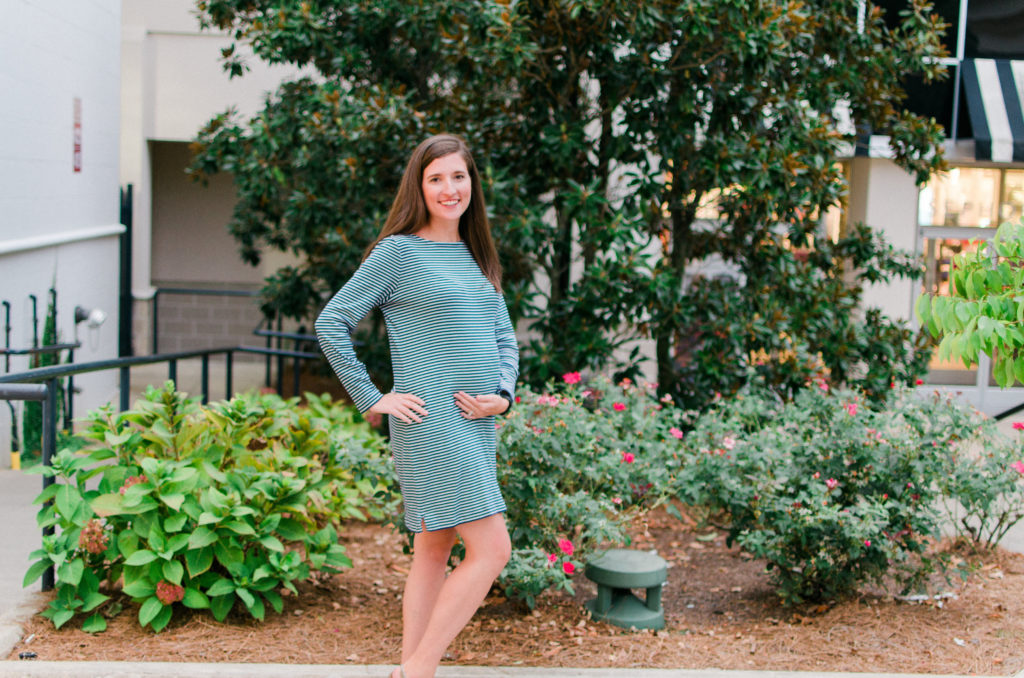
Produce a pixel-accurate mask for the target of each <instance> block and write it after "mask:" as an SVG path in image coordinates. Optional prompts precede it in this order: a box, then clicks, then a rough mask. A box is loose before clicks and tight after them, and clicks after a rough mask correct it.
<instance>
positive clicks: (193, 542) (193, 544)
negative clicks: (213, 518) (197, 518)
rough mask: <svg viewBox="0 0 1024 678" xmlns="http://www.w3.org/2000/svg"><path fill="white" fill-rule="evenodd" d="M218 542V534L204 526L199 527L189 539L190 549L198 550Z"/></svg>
mask: <svg viewBox="0 0 1024 678" xmlns="http://www.w3.org/2000/svg"><path fill="white" fill-rule="evenodd" d="M215 541H217V533H216V532H214V531H213V530H211V529H210V528H208V527H206V526H205V525H204V526H200V527H197V528H196V529H195V531H194V532H193V533H192V535H191V536H190V537H189V539H188V545H189V548H193V549H198V548H202V547H203V546H209V545H210V544H212V543H214V542H215Z"/></svg>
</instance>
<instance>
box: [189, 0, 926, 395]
mask: <svg viewBox="0 0 1024 678" xmlns="http://www.w3.org/2000/svg"><path fill="white" fill-rule="evenodd" d="M196 6H197V11H198V16H199V20H200V22H201V23H202V25H203V26H204V27H208V28H215V29H218V30H224V31H227V32H228V33H229V34H230V35H231V36H233V38H234V40H235V45H238V44H244V45H247V46H248V47H250V48H251V50H252V52H253V53H254V54H255V58H258V59H262V60H264V61H267V62H270V63H289V64H293V65H296V66H301V67H304V68H306V69H311V70H312V71H313V72H314V73H315V75H313V76H311V77H308V78H302V79H298V80H295V81H292V82H287V83H284V84H283V85H282V86H281V87H280V88H279V89H278V90H277V91H276V92H274V93H273V94H272V95H271V96H270V97H269V98H268V99H267V102H266V105H265V107H264V109H263V110H262V111H261V112H260V113H258V114H257V115H255V116H253V117H252V118H250V119H242V118H240V117H239V116H238V115H236V114H234V113H231V112H227V113H225V114H223V115H220V116H218V117H216V118H215V119H213V120H212V121H210V123H209V124H208V125H207V126H206V127H204V129H203V130H202V131H201V132H200V133H199V135H198V138H197V140H196V143H195V145H194V152H195V157H194V161H193V163H192V166H191V168H190V172H191V173H192V174H193V175H194V176H195V177H196V178H198V179H200V180H202V179H205V178H206V177H207V176H208V175H210V174H213V173H216V172H221V171H225V172H231V173H232V174H233V176H234V178H235V182H236V185H237V188H238V196H239V199H238V203H237V205H236V208H235V211H234V215H233V217H232V220H231V223H230V226H229V227H230V229H231V232H232V233H233V234H234V236H235V237H236V238H237V239H238V241H239V243H240V246H241V252H242V256H243V257H244V258H245V259H246V260H247V261H249V262H251V263H255V262H257V261H258V260H259V257H260V256H261V252H263V251H265V250H266V249H267V248H277V249H281V250H286V251H291V252H295V253H298V254H300V255H302V256H301V263H300V264H297V265H294V266H289V267H285V268H282V269H281V270H279V271H277V272H276V273H275V274H274V275H272V276H271V277H270V278H268V279H267V281H266V285H265V288H264V290H263V308H264V311H265V312H266V313H268V314H279V315H285V316H290V317H293V318H306V317H309V316H310V315H312V314H313V313H315V312H316V310H317V309H318V308H319V306H320V305H321V304H322V303H323V302H324V300H325V298H326V296H327V295H328V294H329V293H330V292H332V291H333V290H335V289H336V288H337V287H339V286H340V285H341V284H342V283H343V282H344V281H345V280H346V279H347V278H348V277H349V276H350V275H351V273H352V272H353V270H354V269H355V267H356V266H357V265H358V262H359V258H360V256H361V253H362V251H363V248H364V247H365V246H366V244H367V243H368V242H370V240H371V238H372V236H373V235H374V234H375V233H376V232H377V230H378V229H379V226H380V224H381V222H382V219H383V216H384V215H385V213H386V210H387V208H388V205H389V201H390V199H391V196H392V195H393V194H394V191H395V189H396V187H397V183H398V179H399V177H400V174H401V171H402V169H403V163H404V161H405V159H406V157H407V156H408V154H409V152H410V151H411V149H412V148H413V147H414V146H415V144H416V143H418V142H419V141H420V140H421V139H423V138H424V137H425V136H427V135H429V134H431V133H435V132H440V131H455V132H458V133H460V134H462V135H463V136H465V137H466V138H467V139H468V141H469V143H470V144H471V146H472V147H473V148H474V150H475V153H476V156H477V161H478V164H480V165H481V167H482V170H483V175H484V181H485V183H486V186H485V187H484V188H485V191H486V194H487V197H488V201H489V202H488V204H489V208H490V210H491V218H492V223H493V226H494V230H495V236H496V239H497V242H498V244H499V254H500V256H501V258H502V262H503V265H504V267H505V294H506V298H507V299H508V301H509V304H510V308H511V310H512V313H513V316H514V318H515V319H517V320H525V321H526V322H527V323H528V325H529V327H530V328H531V330H532V331H531V332H530V334H529V337H530V338H529V339H528V340H525V341H524V346H523V348H524V351H523V374H524V377H525V378H526V379H527V380H528V381H531V382H534V383H539V382H543V381H544V380H546V379H548V378H550V377H552V376H555V375H560V374H562V373H564V372H568V371H572V370H577V369H584V368H591V369H598V368H606V367H609V366H611V365H613V364H614V358H613V354H614V353H615V352H616V350H617V349H619V348H621V347H622V346H623V345H624V344H625V343H626V342H628V341H631V340H635V339H640V338H650V339H653V340H654V342H655V344H656V347H657V350H656V356H655V359H656V361H657V374H658V382H659V384H660V388H661V390H662V391H663V392H667V393H670V394H672V395H673V396H674V397H676V398H677V399H678V400H679V401H680V402H682V403H685V404H690V405H701V404H703V403H704V402H706V400H707V399H708V398H710V397H712V395H713V394H714V392H715V391H729V390H732V389H735V388H736V387H738V386H739V385H740V384H742V383H743V382H744V380H746V379H747V378H749V375H750V373H751V370H757V371H760V372H761V373H763V375H764V377H765V378H766V380H767V381H768V382H769V383H773V384H776V385H778V386H780V387H783V388H787V387H796V386H798V385H800V384H802V383H804V381H805V380H806V376H807V375H808V374H809V373H812V372H822V371H830V372H831V374H832V376H833V378H835V379H836V380H840V381H852V382H857V383H858V384H859V385H861V386H864V387H866V388H868V389H869V390H870V389H874V390H884V388H885V387H887V386H888V384H889V383H890V382H891V381H892V380H894V379H912V378H913V377H914V376H916V374H917V372H918V371H919V370H920V369H921V368H922V364H923V363H922V360H921V359H920V355H919V354H918V353H917V352H915V350H914V348H913V346H912V339H913V337H912V335H911V334H910V332H909V330H908V329H907V328H906V327H905V326H903V325H902V324H900V323H897V322H894V321H891V320H889V319H887V318H884V317H882V316H881V315H880V314H878V313H876V312H872V311H869V312H867V313H866V314H865V313H861V312H859V311H858V309H857V306H858V303H859V300H860V289H861V286H862V284H863V283H864V282H866V281H871V282H875V281H879V280H886V279H889V278H890V277H892V276H894V275H913V274H915V273H916V269H917V267H916V265H915V264H914V263H913V262H912V261H911V260H910V259H909V258H908V257H906V256H904V255H902V254H900V253H897V252H894V251H892V249H891V248H890V247H888V246H887V245H886V244H885V243H884V242H883V241H882V240H881V239H880V238H879V237H878V236H877V235H876V234H874V233H873V232H872V231H871V230H870V229H869V228H868V227H867V226H864V225H861V224H852V225H850V226H849V227H848V229H847V230H846V233H845V234H844V235H843V236H842V237H840V238H839V240H838V242H832V241H830V240H828V239H827V238H826V237H825V235H824V233H822V232H821V229H820V227H819V223H820V215H821V214H822V213H823V211H824V210H826V209H827V208H828V207H830V206H833V205H837V204H839V203H841V201H842V199H843V196H844V193H845V190H846V184H845V180H844V178H843V174H842V172H841V169H840V165H839V163H838V159H839V158H841V157H842V156H843V153H844V152H848V148H849V144H850V142H851V141H852V140H853V134H852V132H851V131H850V130H848V129H846V128H845V127H844V124H843V120H842V119H841V117H842V116H840V115H838V114H837V112H836V111H837V110H839V109H841V108H843V109H845V110H848V111H849V115H850V116H852V119H853V120H854V121H855V122H856V124H857V125H858V126H860V127H861V128H871V129H873V130H876V131H877V132H880V133H885V134H888V135H889V136H890V138H891V140H892V146H893V149H894V152H895V157H896V161H897V162H898V163H899V164H900V165H901V166H903V167H905V168H906V169H908V170H909V171H910V172H912V173H914V174H915V175H916V176H917V178H918V179H919V180H924V179H925V178H926V177H927V176H928V174H929V173H930V172H932V171H933V170H935V169H937V168H940V167H941V166H942V159H941V154H940V153H939V148H938V143H939V141H940V139H941V130H940V128H939V127H938V126H937V125H936V124H935V123H934V121H932V120H925V119H921V118H919V117H916V116H914V115H911V114H909V113H907V112H906V111H904V110H903V109H902V108H901V101H902V99H903V98H904V96H905V94H904V91H903V89H902V86H901V83H902V82H904V81H905V80H906V78H907V77H908V76H914V75H917V76H923V77H924V78H926V79H930V78H934V77H937V76H938V74H939V72H940V70H941V67H940V66H939V64H938V62H937V61H936V57H938V56H941V54H942V47H941V45H940V42H939V38H940V35H941V29H942V27H941V26H940V25H939V24H938V23H937V20H936V19H935V18H934V17H933V16H932V15H931V14H930V7H929V6H928V4H927V3H924V2H921V1H919V0H914V1H913V2H909V3H908V4H907V6H906V7H905V8H904V9H902V10H900V11H898V12H897V11H896V10H890V11H889V12H888V14H886V13H885V12H883V11H882V10H881V9H879V8H878V7H876V6H874V5H872V4H871V3H858V2H854V1H852V0H844V1H840V0H815V1H811V2H780V1H772V2H769V1H767V0H763V1H759V0H747V1H737V2H722V1H721V0H684V1H679V0H671V1H670V0H652V1H648V2H635V1H634V0H628V1H626V0H621V1H620V0H600V1H598V0H557V1H556V0H520V1H518V2H515V1H512V0H476V1H472V2H466V1H465V0H458V1H455V0H439V1H436V2H427V3H408V2H402V1H400V0H380V1H378V2H373V3H365V2H343V1H341V0H306V1H303V2H296V1H288V2H282V1H281V0H273V1H271V0H200V1H199V2H197V4H196ZM242 52H243V50H240V49H237V48H236V46H232V47H230V48H228V49H226V50H225V67H226V68H227V69H228V70H229V71H230V72H231V73H232V74H233V75H239V76H241V75H243V74H244V72H245V70H246V64H245V61H244V59H243V58H242V57H241V56H240V55H241V54H242ZM840 102H844V103H845V106H839V105H838V104H839V103H840ZM844 149H845V150H844ZM712 201H713V203H714V206H715V209H716V212H717V220H716V221H715V222H714V227H701V226H700V223H701V222H700V221H698V218H697V217H698V212H699V210H700V209H701V208H702V207H705V206H707V205H708V204H709V203H710V202H712ZM793 244H796V245H797V246H798V247H799V248H800V250H801V252H802V253H803V254H801V256H799V257H797V256H794V254H793V247H792V245H793ZM713 255H717V256H718V257H721V258H722V259H724V260H725V261H727V262H731V264H732V266H733V268H734V270H736V271H737V272H738V275H736V276H735V277H733V278H732V279H730V280H725V281H708V280H704V279H702V278H701V277H700V276H699V275H696V276H695V275H693V274H692V273H693V271H692V270H691V269H692V268H693V264H694V262H699V261H702V260H705V259H707V258H708V257H711V256H713ZM368 331H369V332H371V333H377V337H378V338H379V336H380V334H379V333H381V332H382V331H383V329H382V327H381V323H380V322H379V319H378V321H377V322H376V323H375V324H374V325H373V326H372V327H371V328H370V329H369V330H368ZM384 344H386V342H381V341H367V342H366V348H365V351H366V353H365V355H364V357H366V358H367V360H369V361H370V362H371V363H377V361H378V360H379V359H382V356H379V355H375V353H374V352H375V351H380V350H381V349H380V348H379V347H381V346H383V345H384ZM638 359H639V356H638V355H637V354H636V352H634V354H633V355H632V356H631V357H630V359H628V360H626V361H623V362H622V363H620V364H619V365H618V368H619V369H620V373H621V374H625V375H629V374H630V373H635V372H636V371H637V369H638V367H637V360H638Z"/></svg>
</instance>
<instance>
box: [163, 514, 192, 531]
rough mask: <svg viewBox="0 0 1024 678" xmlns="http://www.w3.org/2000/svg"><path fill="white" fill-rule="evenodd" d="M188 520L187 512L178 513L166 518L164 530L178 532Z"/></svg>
mask: <svg viewBox="0 0 1024 678" xmlns="http://www.w3.org/2000/svg"><path fill="white" fill-rule="evenodd" d="M187 520H188V514H187V513H178V514H175V515H173V516H170V517H168V518H167V519H166V520H164V531H165V532H168V533H170V532H178V531H180V530H181V528H182V527H184V526H185V522H186V521H187Z"/></svg>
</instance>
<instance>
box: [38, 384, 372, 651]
mask: <svg viewBox="0 0 1024 678" xmlns="http://www.w3.org/2000/svg"><path fill="white" fill-rule="evenodd" d="M309 401H310V408H308V409H299V408H297V407H296V406H297V404H298V399H292V400H289V401H284V400H282V399H281V398H279V397H277V396H274V395H263V396H257V395H248V396H242V397H237V398H235V399H233V400H231V401H229V402H222V403H213V404H211V405H209V406H206V407H203V406H200V405H199V404H198V402H197V400H196V399H189V398H187V397H186V396H185V395H184V394H182V393H178V392H176V391H175V390H174V389H173V385H172V384H170V383H169V384H168V385H167V386H166V387H165V388H163V389H159V390H158V389H152V388H151V389H149V390H148V391H147V393H146V394H145V396H144V397H143V398H142V399H141V400H140V401H138V402H137V403H136V405H135V408H134V409H132V410H130V411H127V412H123V413H121V414H114V413H113V412H112V411H111V410H110V409H109V408H105V409H101V410H98V411H96V412H93V413H91V414H90V415H89V417H88V422H89V426H88V429H87V430H86V431H85V432H84V433H83V434H81V435H82V436H83V437H84V438H87V439H89V440H91V441H92V442H93V443H94V444H93V446H91V447H89V448H88V449H86V450H84V453H83V454H78V453H75V452H73V451H72V450H70V449H64V450H62V451H61V452H60V453H58V455H57V456H56V458H55V459H54V460H53V465H52V467H49V468H40V467H37V468H39V469H40V472H42V473H44V474H47V475H51V476H53V477H54V479H55V480H56V482H55V483H54V484H53V485H51V486H49V487H48V488H47V489H45V490H44V491H43V492H42V493H41V494H40V495H39V496H38V497H37V499H36V503H44V502H48V503H46V504H45V505H44V506H43V508H42V509H41V510H40V512H39V519H38V521H39V524H40V526H42V527H53V528H55V533H54V534H52V535H49V536H45V537H44V539H43V547H42V548H41V549H39V550H37V551H35V552H34V553H33V554H32V556H31V557H32V558H33V559H34V560H35V562H34V563H33V564H32V566H31V567H30V569H29V571H28V572H27V574H26V576H25V581H24V583H25V585H26V586H27V585H28V584H30V583H32V582H33V581H35V580H36V579H37V578H38V577H39V576H40V575H41V574H42V572H43V571H44V570H46V569H47V568H49V567H51V566H53V567H55V568H56V597H55V599H54V600H53V601H52V602H51V603H50V606H49V607H48V609H47V610H46V611H45V612H44V613H43V614H44V615H45V616H47V617H48V618H49V619H51V620H52V621H53V623H54V625H55V626H57V627H60V626H62V625H64V624H65V623H67V622H68V621H70V620H71V619H72V618H73V617H74V616H75V615H76V614H78V613H89V616H88V617H87V618H86V619H85V620H84V623H83V628H84V629H85V630H86V631H91V632H96V631H102V630H103V629H104V628H106V621H105V617H104V614H103V612H104V610H103V606H104V604H105V603H107V601H108V600H110V595H109V594H110V593H112V592H113V591H114V589H115V586H116V584H117V583H118V582H121V583H122V590H123V592H124V593H126V594H127V595H129V596H131V598H132V599H133V600H134V601H135V602H136V603H138V604H139V613H138V615H139V622H140V624H142V625H143V626H149V627H151V628H153V629H154V630H156V631H159V630H161V629H163V628H164V627H165V626H166V625H167V624H168V622H169V621H170V620H171V617H172V615H173V611H174V608H175V605H177V604H178V603H180V604H183V605H184V606H186V607H190V608H195V609H207V608H208V609H210V610H211V612H212V614H213V615H214V617H216V618H217V619H218V620H222V619H224V618H225V617H226V616H227V614H228V613H229V612H230V611H231V610H232V609H234V608H235V607H236V606H239V604H240V607H241V609H244V610H246V611H247V612H248V613H249V614H251V615H252V616H253V617H255V618H257V619H263V617H264V614H265V610H266V606H267V605H269V606H270V607H271V608H273V609H275V610H277V611H278V612H280V611H281V609H282V600H281V594H280V591H281V589H282V588H284V589H289V590H291V591H295V587H294V582H296V581H298V580H301V579H304V578H306V577H308V576H309V574H310V572H311V571H312V570H326V571H338V570H339V569H340V568H344V567H348V566H350V565H351V562H350V560H349V559H348V557H347V556H346V555H345V548H344V547H343V546H342V545H341V544H339V543H338V534H337V527H338V525H339V524H340V521H341V520H342V519H345V518H360V519H365V518H366V516H367V514H368V515H370V516H375V515H376V516H379V515H382V514H383V512H384V511H385V506H384V505H385V504H387V503H388V502H389V501H390V499H389V492H390V487H391V486H390V484H389V483H390V481H389V480H388V479H387V478H386V476H385V475H384V474H383V473H380V468H381V467H380V465H379V462H378V461H376V460H374V459H373V457H374V455H376V457H380V454H381V446H382V445H381V444H382V440H381V439H380V438H379V436H377V435H376V434H374V433H372V432H371V431H370V430H369V428H368V427H367V426H365V424H362V425H361V424H358V423H357V422H356V421H355V420H354V419H353V416H352V414H351V411H350V408H343V407H341V406H338V405H330V404H329V401H327V400H324V399H318V398H316V397H313V396H310V397H309ZM90 479H92V480H94V481H98V482H88V481H90ZM92 488H95V489H92ZM104 583H105V586H102V585H103V584H104ZM104 591H105V592H104Z"/></svg>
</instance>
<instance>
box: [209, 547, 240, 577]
mask: <svg viewBox="0 0 1024 678" xmlns="http://www.w3.org/2000/svg"><path fill="white" fill-rule="evenodd" d="M213 553H214V555H215V556H216V557H217V560H218V562H220V564H221V565H223V566H224V567H225V568H227V570H228V572H234V571H236V570H237V569H238V568H240V567H241V566H242V563H243V562H244V561H245V554H244V553H243V552H242V549H240V548H235V547H231V546H228V545H227V544H225V543H224V542H222V541H218V542H217V543H216V544H214V545H213Z"/></svg>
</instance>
